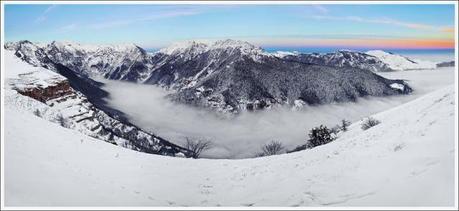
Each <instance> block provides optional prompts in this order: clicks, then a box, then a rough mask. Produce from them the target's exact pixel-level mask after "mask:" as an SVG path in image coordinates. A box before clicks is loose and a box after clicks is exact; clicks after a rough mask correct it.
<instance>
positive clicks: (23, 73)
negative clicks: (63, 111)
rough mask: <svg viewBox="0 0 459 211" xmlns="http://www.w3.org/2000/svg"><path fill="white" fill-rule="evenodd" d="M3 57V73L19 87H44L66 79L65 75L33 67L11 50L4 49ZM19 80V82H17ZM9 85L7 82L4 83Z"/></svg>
mask: <svg viewBox="0 0 459 211" xmlns="http://www.w3.org/2000/svg"><path fill="white" fill-rule="evenodd" d="M4 56H5V57H4V58H5V60H4V61H5V67H6V70H5V75H4V76H3V77H4V78H8V79H9V82H10V83H14V86H15V87H16V88H19V89H24V88H32V87H37V86H38V87H42V88H45V87H47V86H50V85H55V84H56V83H59V82H62V81H65V80H67V79H66V78H65V77H63V76H61V75H59V74H57V73H54V72H52V71H49V70H47V69H45V68H43V67H34V66H31V65H29V64H27V63H25V62H23V61H22V60H21V59H19V58H18V57H17V56H15V55H14V52H12V51H4ZM19 81H20V82H19ZM5 85H7V86H8V85H9V83H5Z"/></svg>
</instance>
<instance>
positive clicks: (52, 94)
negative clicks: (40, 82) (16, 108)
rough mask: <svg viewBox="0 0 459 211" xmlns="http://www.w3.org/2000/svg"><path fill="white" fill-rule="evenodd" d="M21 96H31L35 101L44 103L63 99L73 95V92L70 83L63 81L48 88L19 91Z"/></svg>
mask: <svg viewBox="0 0 459 211" xmlns="http://www.w3.org/2000/svg"><path fill="white" fill-rule="evenodd" d="M17 91H18V92H19V93H20V94H22V95H25V96H29V97H31V98H33V99H36V100H38V101H40V102H42V103H45V102H46V101H49V100H52V99H56V98H59V97H63V96H65V95H69V94H71V93H72V92H73V91H72V89H71V87H70V85H69V83H68V81H62V82H59V83H57V84H56V85H52V86H48V87H44V88H41V87H34V88H25V89H22V90H17Z"/></svg>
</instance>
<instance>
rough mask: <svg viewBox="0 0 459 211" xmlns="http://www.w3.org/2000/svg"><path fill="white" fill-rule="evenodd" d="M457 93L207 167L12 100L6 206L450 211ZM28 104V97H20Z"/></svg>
mask: <svg viewBox="0 0 459 211" xmlns="http://www.w3.org/2000/svg"><path fill="white" fill-rule="evenodd" d="M455 95H456V92H455V90H454V86H452V85H451V86H447V87H445V88H442V89H440V90H437V91H435V92H433V93H430V94H428V95H425V96H424V97H421V98H419V99H417V100H414V101H412V102H409V103H407V104H404V105H402V106H399V107H396V108H393V109H390V110H388V111H385V112H381V113H379V114H376V115H374V116H373V117H374V118H376V119H378V120H380V121H381V123H380V124H379V125H377V126H375V127H373V128H370V129H368V130H365V131H364V130H362V129H361V128H360V122H356V123H354V124H352V125H351V126H350V127H349V131H347V132H345V133H342V134H340V135H339V138H338V139H337V140H335V141H334V142H332V143H329V144H327V145H323V146H320V147H316V148H313V149H310V150H305V151H301V152H296V153H291V154H283V155H277V156H270V157H263V158H255V159H242V160H208V159H197V160H195V159H184V158H171V157H164V156H157V155H151V154H145V153H140V152H135V151H132V150H128V149H124V148H120V147H117V146H114V145H111V144H108V143H105V142H102V141H99V140H96V139H93V138H89V137H87V136H84V135H82V134H80V133H78V132H77V131H74V130H69V129H66V128H62V127H61V126H59V125H58V124H56V123H52V122H49V121H46V120H44V119H42V118H39V117H36V116H34V115H33V114H32V113H31V112H30V111H29V112H27V111H24V110H23V109H22V108H18V107H15V106H14V105H11V104H10V103H9V102H8V101H6V102H5V106H6V107H5V122H6V123H7V124H6V125H5V142H4V147H5V157H4V159H5V161H4V162H5V203H6V205H7V206H72V205H73V206H76V205H77V206H99V205H102V206H452V205H453V203H454V187H456V186H455V184H454V181H455V179H454V178H455V175H454V170H455V163H454V155H455V153H456V150H455V141H454V140H455V139H454V130H455V125H454V124H453V122H454V118H455V107H456V102H455V99H454V98H455ZM19 97H23V96H19Z"/></svg>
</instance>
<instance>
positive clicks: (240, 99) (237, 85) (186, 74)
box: [5, 40, 411, 113]
mask: <svg viewBox="0 0 459 211" xmlns="http://www.w3.org/2000/svg"><path fill="white" fill-rule="evenodd" d="M5 47H6V49H8V50H13V51H15V54H16V55H17V56H18V57H20V58H21V59H23V60H24V61H27V62H29V63H31V64H33V65H35V66H45V67H46V66H49V65H50V64H58V65H61V66H62V68H63V69H66V68H67V69H69V70H71V71H73V72H74V73H76V74H78V76H79V77H83V78H84V77H87V76H92V75H101V76H103V77H105V78H108V79H115V80H125V81H132V82H140V83H147V84H155V85H159V86H162V87H166V88H169V89H171V90H173V91H174V93H172V94H171V95H170V96H169V97H170V98H171V99H172V100H174V101H177V102H181V103H185V104H190V105H195V106H198V107H205V108H211V109H215V110H218V111H222V112H232V113H237V112H240V111H243V110H257V109H264V108H269V107H271V106H275V105H288V106H292V107H301V105H305V104H310V105H315V104H326V103H332V102H344V101H354V100H357V99H358V98H359V97H363V96H387V95H396V94H407V93H410V92H411V88H410V87H409V86H408V85H407V84H406V83H405V82H404V81H402V80H388V79H385V78H383V77H380V76H378V75H376V74H374V73H373V72H372V71H388V70H389V68H388V66H387V65H386V64H385V63H382V62H381V61H380V60H378V59H377V58H376V57H374V56H370V55H367V54H363V53H357V52H348V51H339V52H337V53H334V54H325V55H319V54H308V55H305V54H296V53H293V54H290V55H283V56H279V54H271V53H267V52H265V51H264V50H263V49H261V48H260V47H257V46H254V45H252V44H250V43H248V42H244V41H237V40H219V41H215V42H209V41H206V42H201V41H186V42H180V43H176V44H173V45H171V46H170V47H167V48H164V49H161V50H160V51H159V52H157V53H155V54H149V53H146V52H145V51H144V50H143V49H142V48H140V47H138V46H136V45H119V46H111V45H105V46H102V45H101V46H87V45H80V44H76V43H69V42H52V43H50V44H47V45H38V44H34V43H31V42H28V41H21V42H17V43H9V44H7V45H6V46H5ZM284 54H285V53H284ZM394 84H395V85H397V87H395V88H394ZM400 87H402V88H400Z"/></svg>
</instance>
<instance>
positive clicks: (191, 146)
mask: <svg viewBox="0 0 459 211" xmlns="http://www.w3.org/2000/svg"><path fill="white" fill-rule="evenodd" d="M185 139H186V145H185V148H186V149H188V150H190V151H191V153H192V155H191V156H192V157H193V158H199V156H200V155H201V153H202V152H203V151H206V150H208V149H210V148H212V142H211V141H209V140H207V139H204V138H198V139H191V138H188V137H186V138H185Z"/></svg>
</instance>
